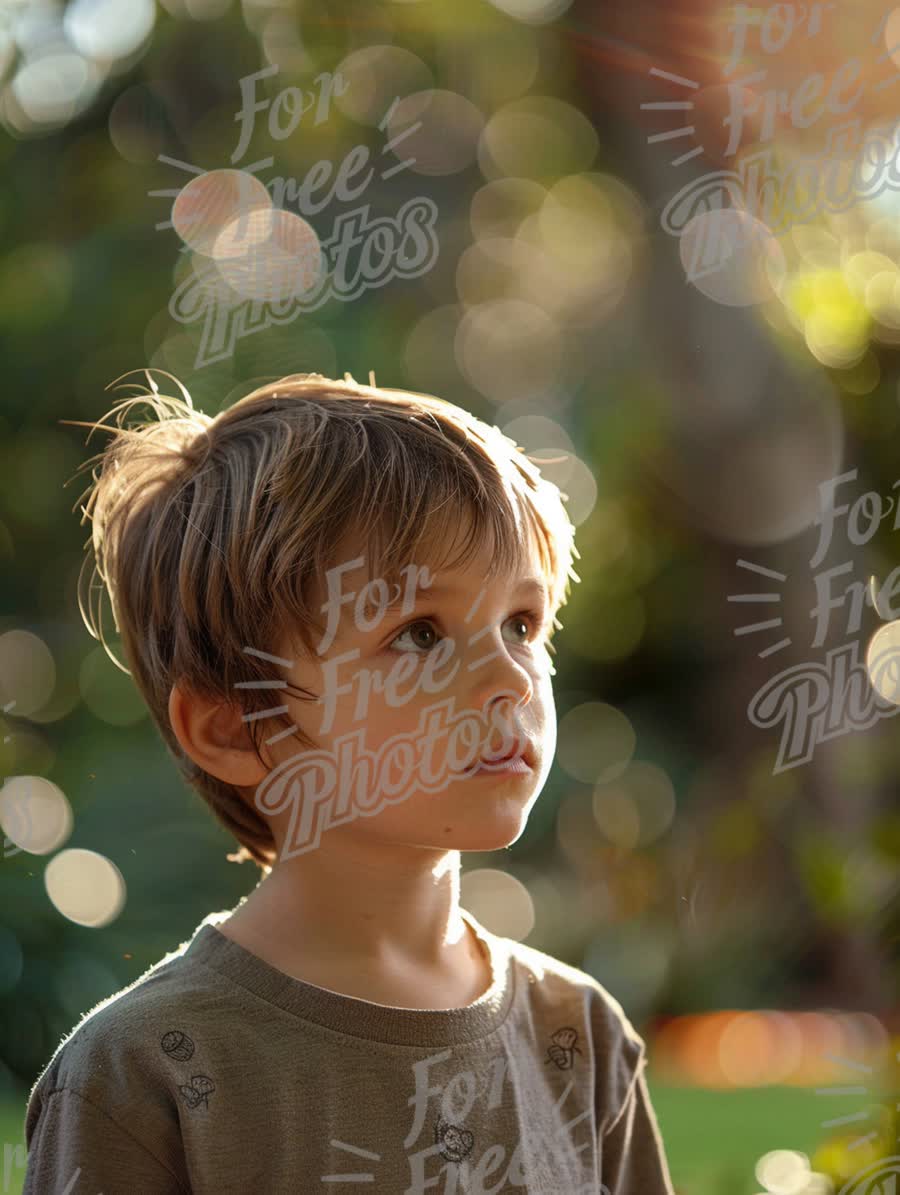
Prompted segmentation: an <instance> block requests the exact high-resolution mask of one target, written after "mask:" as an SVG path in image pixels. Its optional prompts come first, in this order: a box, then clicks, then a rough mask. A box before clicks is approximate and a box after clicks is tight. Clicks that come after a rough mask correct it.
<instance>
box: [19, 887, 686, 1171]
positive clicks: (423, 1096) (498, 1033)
mask: <svg viewBox="0 0 900 1195" xmlns="http://www.w3.org/2000/svg"><path fill="white" fill-rule="evenodd" d="M228 915H229V914H228V913H213V914H210V916H209V917H207V918H205V919H204V921H202V922H201V923H200V925H199V926H198V927H197V929H196V930H195V931H194V934H193V936H192V937H191V938H190V939H189V940H188V941H187V942H184V943H182V944H181V946H180V947H179V948H178V949H177V950H175V951H173V952H172V953H171V954H169V955H166V956H165V957H164V958H163V959H161V960H160V961H159V962H158V963H156V964H155V965H154V966H152V967H151V968H150V969H149V970H148V971H146V972H145V973H144V974H143V975H142V976H141V977H140V978H139V979H137V980H135V982H134V983H132V984H131V985H130V986H128V987H127V988H124V989H123V990H122V991H120V992H117V993H115V994H114V995H113V996H110V997H109V998H108V999H106V1000H104V1001H103V1002H102V1003H101V1004H99V1005H98V1006H97V1007H96V1008H95V1009H93V1010H92V1011H91V1012H90V1013H88V1014H86V1015H85V1016H84V1017H83V1018H82V1020H81V1021H80V1022H79V1024H78V1025H77V1026H76V1027H75V1028H74V1030H73V1031H72V1032H71V1033H70V1034H69V1036H68V1037H67V1038H65V1039H64V1040H63V1041H62V1042H61V1043H60V1045H59V1046H58V1047H57V1049H56V1052H55V1053H54V1055H53V1057H52V1059H51V1060H50V1062H49V1063H48V1065H47V1067H46V1069H45V1070H44V1072H43V1073H42V1074H41V1076H40V1077H39V1079H38V1080H37V1082H36V1083H35V1085H34V1087H33V1089H32V1091H31V1095H30V1097H29V1101H28V1108H27V1112H26V1119H25V1141H26V1146H27V1148H28V1151H29V1152H28V1163H27V1169H26V1175H25V1186H24V1193H25V1195H138V1193H139V1195H175V1193H176V1192H179V1193H183V1192H194V1193H195V1195H230V1193H234V1195H250V1193H251V1192H252V1193H254V1195H255V1193H274V1195H281V1193H282V1192H284V1193H287V1192H313V1191H317V1192H323V1193H324V1192H333V1193H334V1195H341V1193H343V1195H346V1193H348V1192H354V1191H357V1190H359V1189H360V1188H362V1189H364V1190H367V1191H375V1192H384V1193H385V1195H418V1193H419V1192H422V1193H423V1195H425V1193H433V1195H482V1193H484V1195H487V1193H488V1192H505V1191H516V1190H518V1191H525V1192H528V1193H529V1195H606V1192H609V1195H673V1188H672V1185H671V1179H670V1177H669V1172H668V1168H667V1165H666V1160H665V1155H664V1151H663V1146H662V1143H661V1140H660V1135H659V1130H658V1127H657V1122H656V1118H655V1116H654V1112H653V1109H652V1106H651V1104H650V1099H649V1096H648V1093H647V1087H646V1082H645V1076H644V1068H645V1063H646V1057H645V1049H644V1043H643V1040H642V1039H641V1038H640V1036H639V1035H638V1034H637V1033H636V1032H635V1030H634V1028H633V1027H632V1025H631V1023H630V1022H629V1020H628V1019H627V1017H626V1016H625V1014H624V1012H623V1010H622V1008H621V1005H620V1004H619V1003H618V1002H617V1001H616V1000H615V999H614V998H613V997H612V996H611V995H610V994H609V993H608V992H607V991H606V989H605V988H604V987H603V986H602V985H601V984H600V983H598V982H597V981H596V980H594V979H593V978H591V977H590V976H589V975H587V974H586V973H585V972H583V971H580V970H578V969H577V968H574V967H569V966H567V965H565V964H564V963H561V962H559V961H558V960H557V959H554V958H552V957H551V956H550V955H547V954H544V953H542V952H541V951H538V950H536V949H534V948H532V947H529V946H525V945H523V944H522V943H519V942H515V941H513V940H512V939H509V938H504V937H500V936H498V935H495V934H492V933H490V932H489V931H488V930H486V929H485V928H484V926H482V925H481V924H480V923H479V922H478V921H476V920H475V918H473V917H472V916H471V914H469V913H468V912H466V911H465V910H463V911H462V915H463V917H464V918H465V919H466V920H468V921H469V923H470V924H471V925H472V927H473V929H474V930H475V933H476V934H477V936H478V937H479V939H480V940H481V943H482V946H483V947H484V948H485V949H486V950H487V952H488V954H489V957H490V960H491V967H492V974H493V979H492V983H491V986H490V988H489V989H488V990H487V991H486V992H484V993H483V994H482V995H481V996H480V997H479V998H478V999H477V1000H476V1001H475V1002H474V1003H473V1004H470V1005H467V1006H465V1007H463V1008H453V1009H416V1008H392V1007H387V1006H385V1005H381V1004H374V1003H371V1002H370V1001H368V1000H361V999H357V998H355V997H351V996H345V995H341V994H339V993H337V992H333V991H331V990H330V989H327V988H321V987H318V986H316V985H314V984H311V983H306V982H304V981H301V980H299V979H295V978H292V977H291V976H289V975H286V974H284V973H283V972H281V971H279V970H277V969H276V968H275V967H273V966H271V965H270V964H268V963H266V962H264V961H263V960H262V959H260V958H258V957H257V956H256V955H254V954H252V953H251V952H250V951H248V950H246V949H245V948H244V947H242V946H239V945H238V944H237V943H235V942H232V941H231V940H230V939H229V938H226V937H225V935H224V934H222V933H221V932H220V931H219V930H218V929H217V928H216V923H217V922H220V921H222V920H224V919H225V918H227V916H228Z"/></svg>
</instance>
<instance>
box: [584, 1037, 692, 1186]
mask: <svg viewBox="0 0 900 1195" xmlns="http://www.w3.org/2000/svg"><path fill="white" fill-rule="evenodd" d="M645 1067H646V1057H645V1056H644V1055H643V1054H642V1055H641V1058H640V1061H639V1062H638V1065H637V1068H636V1070H635V1073H634V1079H633V1081H632V1083H631V1086H630V1087H629V1090H628V1095H627V1096H626V1098H625V1103H624V1104H623V1105H622V1109H621V1111H620V1112H619V1114H618V1115H617V1117H616V1119H615V1120H614V1121H613V1122H612V1123H611V1124H610V1125H609V1126H608V1127H607V1129H606V1131H605V1133H604V1134H603V1136H602V1139H601V1146H600V1169H601V1175H600V1177H601V1181H602V1186H601V1187H600V1195H676V1192H675V1189H674V1187H673V1186H672V1177H671V1175H670V1174H669V1167H668V1163H667V1161H666V1155H665V1150H664V1148H663V1143H662V1137H661V1136H660V1132H659V1125H658V1124H657V1121H656V1113H655V1112H654V1110H653V1105H652V1104H651V1102H650V1092H649V1091H648V1090H647V1081H646V1078H645V1075H644V1070H645Z"/></svg>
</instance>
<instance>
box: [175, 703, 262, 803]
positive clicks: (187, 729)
mask: <svg viewBox="0 0 900 1195" xmlns="http://www.w3.org/2000/svg"><path fill="white" fill-rule="evenodd" d="M241 715H242V710H241V708H240V706H238V705H234V704H233V703H226V702H222V701H214V700H210V699H209V698H206V697H201V696H199V695H198V694H196V693H194V692H193V691H192V690H190V689H188V688H187V686H185V685H183V684H182V683H181V682H178V681H176V683H175V684H174V685H173V686H172V691H171V692H170V693H169V723H170V724H171V727H172V733H173V734H174V735H175V737H176V739H177V740H178V742H179V744H180V746H181V749H182V751H184V752H185V754H186V755H188V756H189V757H190V758H191V759H192V760H193V761H194V763H195V764H197V766H198V767H200V768H202V769H203V771H204V772H208V773H209V774H210V775H211V776H215V777H216V779H218V780H224V781H225V782H226V783H227V784H232V785H234V786H235V787H242V786H249V785H256V784H259V783H260V781H261V780H263V779H264V777H265V776H266V775H267V769H266V766H265V765H264V764H262V763H260V761H259V759H258V758H257V756H256V752H255V751H254V750H253V741H252V739H251V738H250V733H249V731H248V729H247V725H246V723H245V722H243V721H242V717H241Z"/></svg>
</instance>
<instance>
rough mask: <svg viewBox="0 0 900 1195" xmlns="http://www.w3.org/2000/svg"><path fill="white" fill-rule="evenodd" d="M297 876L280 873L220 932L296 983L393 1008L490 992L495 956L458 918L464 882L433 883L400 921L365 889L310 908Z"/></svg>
mask: <svg viewBox="0 0 900 1195" xmlns="http://www.w3.org/2000/svg"><path fill="white" fill-rule="evenodd" d="M294 875H296V872H295V873H294ZM292 878H293V877H292V876H290V875H288V874H287V872H286V871H282V872H280V873H279V870H278V868H276V869H275V870H273V871H272V873H271V874H270V875H268V876H267V877H266V878H265V879H264V880H263V881H261V882H260V884H259V885H258V886H257V888H256V889H255V890H254V891H253V892H251V893H250V895H249V896H247V897H246V898H245V899H244V900H243V901H242V902H241V903H240V904H239V905H238V907H237V908H236V909H235V911H234V912H233V913H232V914H231V916H230V917H229V918H228V919H227V920H226V921H223V922H221V923H219V925H218V926H217V928H218V930H219V932H220V933H222V934H224V936H225V937H227V938H229V939H230V940H231V941H233V942H236V943H237V944H238V945H239V946H242V947H243V948H244V949H245V950H248V951H249V952H250V953H251V954H254V955H256V956H257V957H258V958H261V959H262V960H263V961H264V962H267V963H269V964H270V965H271V966H273V967H275V968H277V969H278V970H279V971H282V972H284V973H285V974H287V975H290V976H292V977H293V978H295V979H300V980H302V981H304V982H306V983H312V984H315V985H316V986H317V987H322V988H327V989H329V990H330V991H334V992H337V993H339V994H341V995H345V996H353V997H355V998H357V999H362V1000H369V1001H372V1002H373V1003H375V1004H383V1005H386V1006H388V1007H394V1008H420V1009H446V1008H464V1007H466V1006H467V1005H469V1004H472V1003H474V1001H476V1000H477V999H478V998H479V997H480V996H481V995H483V994H484V992H486V991H487V989H488V988H489V987H490V985H491V982H492V978H493V977H492V974H491V963H490V958H489V956H488V955H487V953H486V951H485V950H484V948H483V947H482V945H481V943H480V941H479V939H478V937H477V935H476V934H475V932H474V931H473V929H472V927H471V925H469V923H468V922H467V921H465V920H464V919H463V918H462V917H461V916H460V913H459V904H458V899H457V898H456V891H457V885H458V876H456V875H451V874H446V875H444V876H443V877H441V878H440V879H439V880H437V881H435V880H434V879H433V877H432V878H431V879H430V882H429V886H428V888H427V890H426V891H425V892H423V893H420V894H419V895H420V896H423V897H425V898H426V899H423V900H418V901H416V900H411V901H410V903H409V904H408V905H406V908H407V909H414V910H416V913H415V914H414V915H412V916H409V915H406V914H405V915H404V916H403V917H402V918H397V917H396V916H394V917H391V916H390V913H389V911H387V910H385V909H382V910H381V911H379V909H378V903H379V902H377V901H373V900H371V899H370V900H368V901H366V902H365V908H363V907H361V905H362V901H361V897H362V890H361V889H360V888H359V887H357V890H356V892H355V894H353V895H351V896H349V897H347V898H346V899H343V900H340V901H338V900H337V898H335V900H329V901H328V902H327V904H326V905H323V904H321V903H317V904H316V905H313V904H312V901H311V899H310V894H309V893H307V894H306V897H305V898H304V896H303V894H298V892H297V889H296V885H295V884H294V883H292V882H291V880H292ZM394 895H396V894H394ZM386 903H387V905H388V906H389V909H392V910H393V911H394V913H396V909H397V906H396V903H394V902H393V900H392V899H391V897H390V896H389V897H388V900H387V902H386Z"/></svg>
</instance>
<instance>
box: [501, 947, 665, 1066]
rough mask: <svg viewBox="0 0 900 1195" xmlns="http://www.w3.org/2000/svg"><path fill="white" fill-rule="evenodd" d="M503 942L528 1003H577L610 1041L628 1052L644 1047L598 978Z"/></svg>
mask: <svg viewBox="0 0 900 1195" xmlns="http://www.w3.org/2000/svg"><path fill="white" fill-rule="evenodd" d="M503 941H504V944H505V946H506V949H507V950H508V951H509V952H510V955H511V956H512V958H513V959H514V960H515V962H516V965H517V966H518V968H519V972H520V975H522V976H524V977H525V979H526V981H527V983H528V984H529V987H530V988H531V999H532V1000H539V1001H542V1002H544V1003H548V1004H551V1005H552V1004H558V1003H559V1002H560V1001H561V1000H562V1001H565V1002H567V1003H568V1004H570V1005H572V1004H573V1003H578V1002H581V1003H582V1004H583V1005H584V1007H585V1008H586V1009H588V1010H589V1012H590V1014H591V1017H592V1019H593V1020H594V1022H595V1024H596V1025H598V1026H602V1027H603V1028H604V1030H605V1032H606V1033H607V1035H608V1036H609V1037H610V1038H619V1037H621V1038H622V1039H624V1041H625V1042H627V1043H629V1044H630V1046H631V1047H632V1050H631V1052H632V1053H637V1052H638V1051H639V1050H642V1049H643V1048H644V1040H643V1038H642V1037H641V1035H640V1034H639V1033H638V1032H637V1030H636V1029H635V1027H634V1025H633V1024H632V1023H631V1021H630V1020H629V1019H628V1016H627V1015H626V1013H625V1010H624V1009H623V1007H622V1005H621V1003H620V1002H619V1001H618V1000H617V999H616V997H615V996H614V995H613V994H612V992H610V990H609V989H608V988H607V987H605V986H604V985H603V984H602V983H601V982H600V980H599V979H597V978H596V977H595V976H593V975H590V974H589V973H588V972H587V971H582V970H581V969H580V968H579V967H575V966H573V965H571V964H569V963H564V962H563V961H562V960H561V959H558V958H556V957H555V956H554V955H552V954H547V953H546V952H545V951H543V950H539V949H538V948H537V947H535V946H529V945H527V944H526V943H524V942H518V941H515V940H514V939H512V938H505V939H503Z"/></svg>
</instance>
